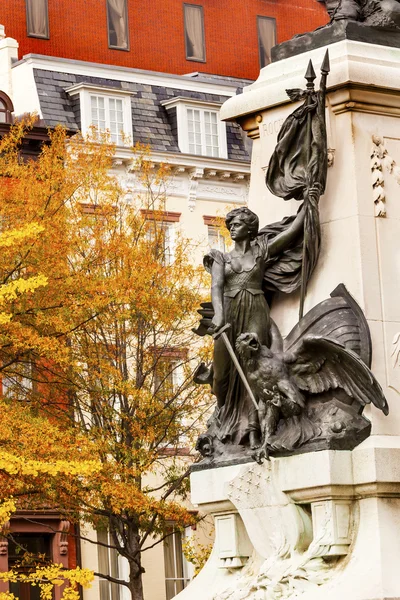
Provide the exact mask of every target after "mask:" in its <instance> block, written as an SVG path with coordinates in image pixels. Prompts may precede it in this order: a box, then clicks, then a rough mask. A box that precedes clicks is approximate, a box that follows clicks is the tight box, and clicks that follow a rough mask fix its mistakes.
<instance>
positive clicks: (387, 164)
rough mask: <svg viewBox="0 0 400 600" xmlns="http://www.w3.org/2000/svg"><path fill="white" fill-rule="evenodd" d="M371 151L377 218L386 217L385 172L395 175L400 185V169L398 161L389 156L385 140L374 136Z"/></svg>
mask: <svg viewBox="0 0 400 600" xmlns="http://www.w3.org/2000/svg"><path fill="white" fill-rule="evenodd" d="M372 144H373V146H372V151H371V179H372V191H373V199H374V204H375V216H376V217H386V193H385V177H384V171H387V172H388V173H389V174H390V175H393V176H394V178H395V180H396V182H397V183H398V184H399V185H400V167H398V166H397V164H396V161H395V160H394V159H393V158H392V157H391V156H390V155H389V153H388V151H387V149H386V148H385V142H384V139H383V138H381V137H379V136H377V135H373V136H372Z"/></svg>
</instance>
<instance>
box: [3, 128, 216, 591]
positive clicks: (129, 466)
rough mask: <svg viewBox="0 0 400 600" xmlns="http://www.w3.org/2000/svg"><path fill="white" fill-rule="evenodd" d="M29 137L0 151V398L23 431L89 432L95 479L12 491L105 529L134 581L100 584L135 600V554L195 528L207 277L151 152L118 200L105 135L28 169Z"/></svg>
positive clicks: (55, 148)
mask: <svg viewBox="0 0 400 600" xmlns="http://www.w3.org/2000/svg"><path fill="white" fill-rule="evenodd" d="M24 127H26V124H25V125H23V124H19V125H17V126H16V127H15V128H14V129H13V130H12V131H11V133H10V135H9V136H6V137H5V138H3V140H2V141H1V142H0V175H2V177H3V179H2V181H3V182H4V185H2V186H1V188H0V219H1V223H2V231H3V232H4V233H5V234H7V232H8V234H9V238H8V239H9V240H11V242H10V243H7V244H3V245H1V238H0V246H1V247H2V253H1V254H0V282H1V284H2V286H0V300H3V304H2V306H1V307H0V308H1V309H2V311H3V313H2V314H3V315H4V318H2V320H1V329H0V360H1V365H0V369H1V374H2V378H3V392H4V397H3V400H2V402H3V403H10V402H12V403H15V402H17V403H18V405H19V406H23V407H24V411H25V412H24V413H21V415H20V418H21V419H22V420H23V419H24V416H23V414H26V418H31V416H32V415H36V414H39V415H40V416H41V417H46V418H48V419H49V420H50V422H51V423H56V424H57V427H58V428H61V430H64V431H65V432H67V435H66V440H69V441H71V440H73V438H74V436H79V439H81V438H82V437H83V439H84V440H85V442H86V443H87V444H89V446H90V448H91V450H90V452H91V456H92V459H93V460H94V461H96V463H98V464H100V465H101V468H99V469H96V470H94V471H93V472H92V473H91V474H90V475H87V476H85V477H84V478H82V480H81V481H79V480H77V479H76V478H68V477H67V478H62V477H59V476H51V475H49V478H48V481H47V484H46V486H44V488H43V490H41V491H40V493H39V496H38V494H37V493H35V494H32V493H31V490H30V489H28V488H26V490H25V488H24V486H22V488H21V490H20V495H19V498H20V500H19V502H24V503H25V505H29V506H31V507H34V506H35V503H36V505H37V502H38V500H39V501H40V503H41V505H42V506H43V505H44V504H45V505H48V506H50V505H51V506H52V507H53V508H57V509H58V510H60V512H62V513H63V514H65V515H66V516H67V517H68V518H69V519H70V520H72V521H75V522H83V523H88V524H91V525H92V526H93V527H94V528H106V529H107V530H108V531H109V532H110V534H111V539H112V543H111V546H112V547H114V548H115V549H116V550H117V551H118V553H119V554H120V555H121V556H123V557H125V558H126V560H127V561H128V564H129V580H128V581H122V580H119V579H118V578H114V577H110V576H107V574H105V573H99V574H98V575H99V576H103V577H105V578H106V579H108V580H110V581H113V582H114V583H118V584H120V585H124V586H126V587H127V588H128V589H129V590H130V592H131V596H132V598H133V599H134V600H141V599H142V598H143V589H142V573H143V568H142V563H141V557H142V553H143V552H145V551H146V549H148V548H151V547H152V546H153V545H154V544H156V543H159V542H160V541H162V540H163V538H164V537H165V536H166V535H168V532H169V528H168V525H169V523H170V522H171V521H174V522H175V523H176V524H177V526H185V525H187V524H190V523H192V522H193V516H192V515H191V514H190V513H189V512H188V511H187V510H186V509H185V508H184V507H183V506H182V504H181V502H180V498H181V497H182V496H184V495H185V494H186V490H187V472H188V462H187V461H185V460H183V459H182V458H181V457H180V456H179V449H180V448H181V447H182V445H184V446H191V445H192V444H193V439H194V436H195V435H196V424H198V423H199V422H200V421H201V419H202V416H203V414H204V412H205V410H206V409H207V405H208V400H209V398H208V396H207V395H206V394H205V392H204V391H203V389H201V388H200V387H196V386H194V385H193V384H192V374H193V370H194V368H195V366H196V365H197V359H196V356H198V355H199V353H201V352H202V351H204V352H206V349H201V348H199V347H198V343H197V342H194V339H193V334H192V333H191V327H193V325H194V323H195V319H196V316H195V315H196V308H197V306H198V303H199V301H200V299H201V292H202V289H203V288H202V286H203V281H202V271H201V270H200V269H199V268H198V267H196V266H195V265H194V264H193V259H192V250H193V248H192V244H191V242H190V241H189V240H187V239H185V238H184V237H182V236H180V235H179V234H178V233H177V234H176V239H175V240H174V243H173V244H172V240H171V238H170V235H169V233H170V232H169V230H168V225H167V223H166V222H165V220H164V214H165V213H164V209H165V202H166V191H167V187H168V186H167V184H168V178H169V177H170V174H169V172H168V169H167V168H166V167H165V166H162V165H161V166H160V167H159V168H153V165H152V163H151V157H150V156H149V155H148V152H147V150H146V149H145V148H138V147H136V148H134V149H133V152H132V170H133V172H134V173H135V174H136V178H137V187H138V189H140V190H141V191H140V193H138V194H137V197H135V198H132V197H130V198H129V200H128V199H127V198H126V194H125V193H124V191H123V188H122V186H121V182H119V181H118V179H117V178H116V177H115V176H112V175H111V169H112V159H113V155H114V147H113V146H112V144H110V143H109V142H108V139H107V136H101V135H99V134H97V133H96V132H94V134H93V135H92V137H91V139H89V140H84V139H82V138H81V137H79V136H76V137H75V138H73V139H72V140H69V141H68V143H67V139H66V134H65V131H64V130H62V129H61V128H57V129H56V130H55V131H54V132H52V133H51V134H50V140H51V141H50V143H49V144H48V145H46V146H45V147H44V148H43V150H42V152H41V154H40V156H39V158H38V159H37V160H36V161H31V162H27V163H26V162H23V161H21V159H20V156H19V152H18V148H19V144H20V142H21V139H22V136H23V134H24ZM99 138H100V139H99ZM16 231H20V232H22V233H21V234H20V235H19V236H18V235H17V234H15V233H14V232H16ZM13 235H14V238H13V237H12V236H13ZM10 236H11V237H10ZM5 239H6V238H5ZM21 281H22V282H26V283H25V284H21V283H20V284H18V285H15V283H14V282H21ZM29 282H30V283H29ZM21 285H22V286H23V285H26V286H28V288H29V285H30V286H31V288H32V289H31V290H29V289H28V292H27V293H23V289H22V288H21V289H20V287H19V286H21ZM7 286H8V287H7ZM10 286H11V287H10ZM13 286H14V287H13ZM2 289H3V290H4V291H5V292H6V290H12V293H8V292H7V293H3V295H2V292H1V290H2ZM69 441H68V442H67V443H66V445H65V444H64V446H65V447H64V451H67V452H68V447H69ZM1 447H2V441H1V436H0V449H1ZM154 475H157V477H156V481H157V483H156V484H152V483H151V481H154ZM3 483H4V485H5V486H6V480H4V481H3V480H2V479H1V477H0V491H2V485H3ZM26 483H27V482H26V480H24V484H26ZM24 490H25V491H26V493H25V491H24ZM36 491H37V490H36Z"/></svg>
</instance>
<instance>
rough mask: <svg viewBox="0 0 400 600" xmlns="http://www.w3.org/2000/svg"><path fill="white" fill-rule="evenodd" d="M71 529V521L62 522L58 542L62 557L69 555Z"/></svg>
mask: <svg viewBox="0 0 400 600" xmlns="http://www.w3.org/2000/svg"><path fill="white" fill-rule="evenodd" d="M69 529H70V522H69V521H60V531H59V532H58V533H57V538H58V539H57V542H58V547H59V551H60V554H61V556H66V555H67V554H68V532H69Z"/></svg>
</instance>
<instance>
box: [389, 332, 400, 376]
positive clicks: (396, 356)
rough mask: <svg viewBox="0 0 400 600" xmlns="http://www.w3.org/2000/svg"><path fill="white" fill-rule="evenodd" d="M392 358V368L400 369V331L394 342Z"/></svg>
mask: <svg viewBox="0 0 400 600" xmlns="http://www.w3.org/2000/svg"><path fill="white" fill-rule="evenodd" d="M390 356H391V358H392V367H393V369H395V368H396V367H400V331H399V332H398V333H396V335H395V336H394V338H393V341H392V352H391V354H390Z"/></svg>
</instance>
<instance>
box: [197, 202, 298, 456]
mask: <svg viewBox="0 0 400 600" xmlns="http://www.w3.org/2000/svg"><path fill="white" fill-rule="evenodd" d="M226 226H227V228H228V229H229V231H230V235H231V238H232V240H233V242H234V247H233V249H232V250H231V251H230V252H227V253H222V252H220V251H218V250H211V251H210V252H209V253H208V254H207V255H206V256H205V258H204V266H205V268H206V269H207V270H208V271H209V272H210V273H211V278H212V283H211V299H212V305H213V309H214V317H213V319H212V324H211V327H210V333H214V334H215V333H218V331H219V330H220V329H221V328H222V327H223V326H224V325H225V324H226V323H230V325H231V327H230V329H229V330H228V331H227V335H228V337H229V339H230V342H231V345H232V347H233V348H234V347H235V342H236V339H237V337H238V336H239V335H240V334H241V333H245V332H253V333H256V334H257V336H258V338H259V340H260V343H261V344H263V345H266V346H268V347H270V346H271V339H272V333H271V331H272V328H271V320H270V315H269V306H268V304H267V301H266V299H265V296H264V290H265V289H275V290H276V289H281V290H282V291H292V289H295V288H296V287H298V280H299V270H300V267H301V245H302V244H301V242H302V233H303V227H304V209H303V208H301V209H300V211H299V212H298V214H297V216H296V217H289V218H287V219H284V220H283V221H281V222H280V223H277V224H274V225H272V226H269V227H266V228H265V229H263V230H262V231H261V232H258V227H259V221H258V217H257V215H256V214H255V213H253V212H252V211H251V210H250V209H248V208H237V209H234V210H232V211H231V212H230V213H228V215H227V216H226ZM284 263H285V264H284ZM269 267H270V268H271V271H272V272H271V273H270V274H268V269H269ZM280 277H281V279H282V280H283V283H282V285H281V286H279V279H280ZM271 282H272V286H271ZM277 284H278V285H277ZM212 390H213V393H214V394H215V396H216V398H217V407H218V410H217V422H218V432H217V438H218V439H219V440H220V441H221V442H222V443H227V442H229V443H232V444H234V445H238V444H239V445H248V444H250V446H251V447H256V445H257V441H258V430H259V424H258V415H257V411H256V408H255V407H254V406H253V404H252V403H251V401H250V398H249V397H248V394H247V393H246V391H245V388H244V386H243V384H242V382H241V380H240V377H239V375H238V373H237V371H236V369H235V367H234V365H233V363H232V360H231V359H230V356H229V353H228V351H227V349H226V346H225V344H224V341H223V339H222V338H217V339H216V340H215V344H214V362H213V382H212Z"/></svg>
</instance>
